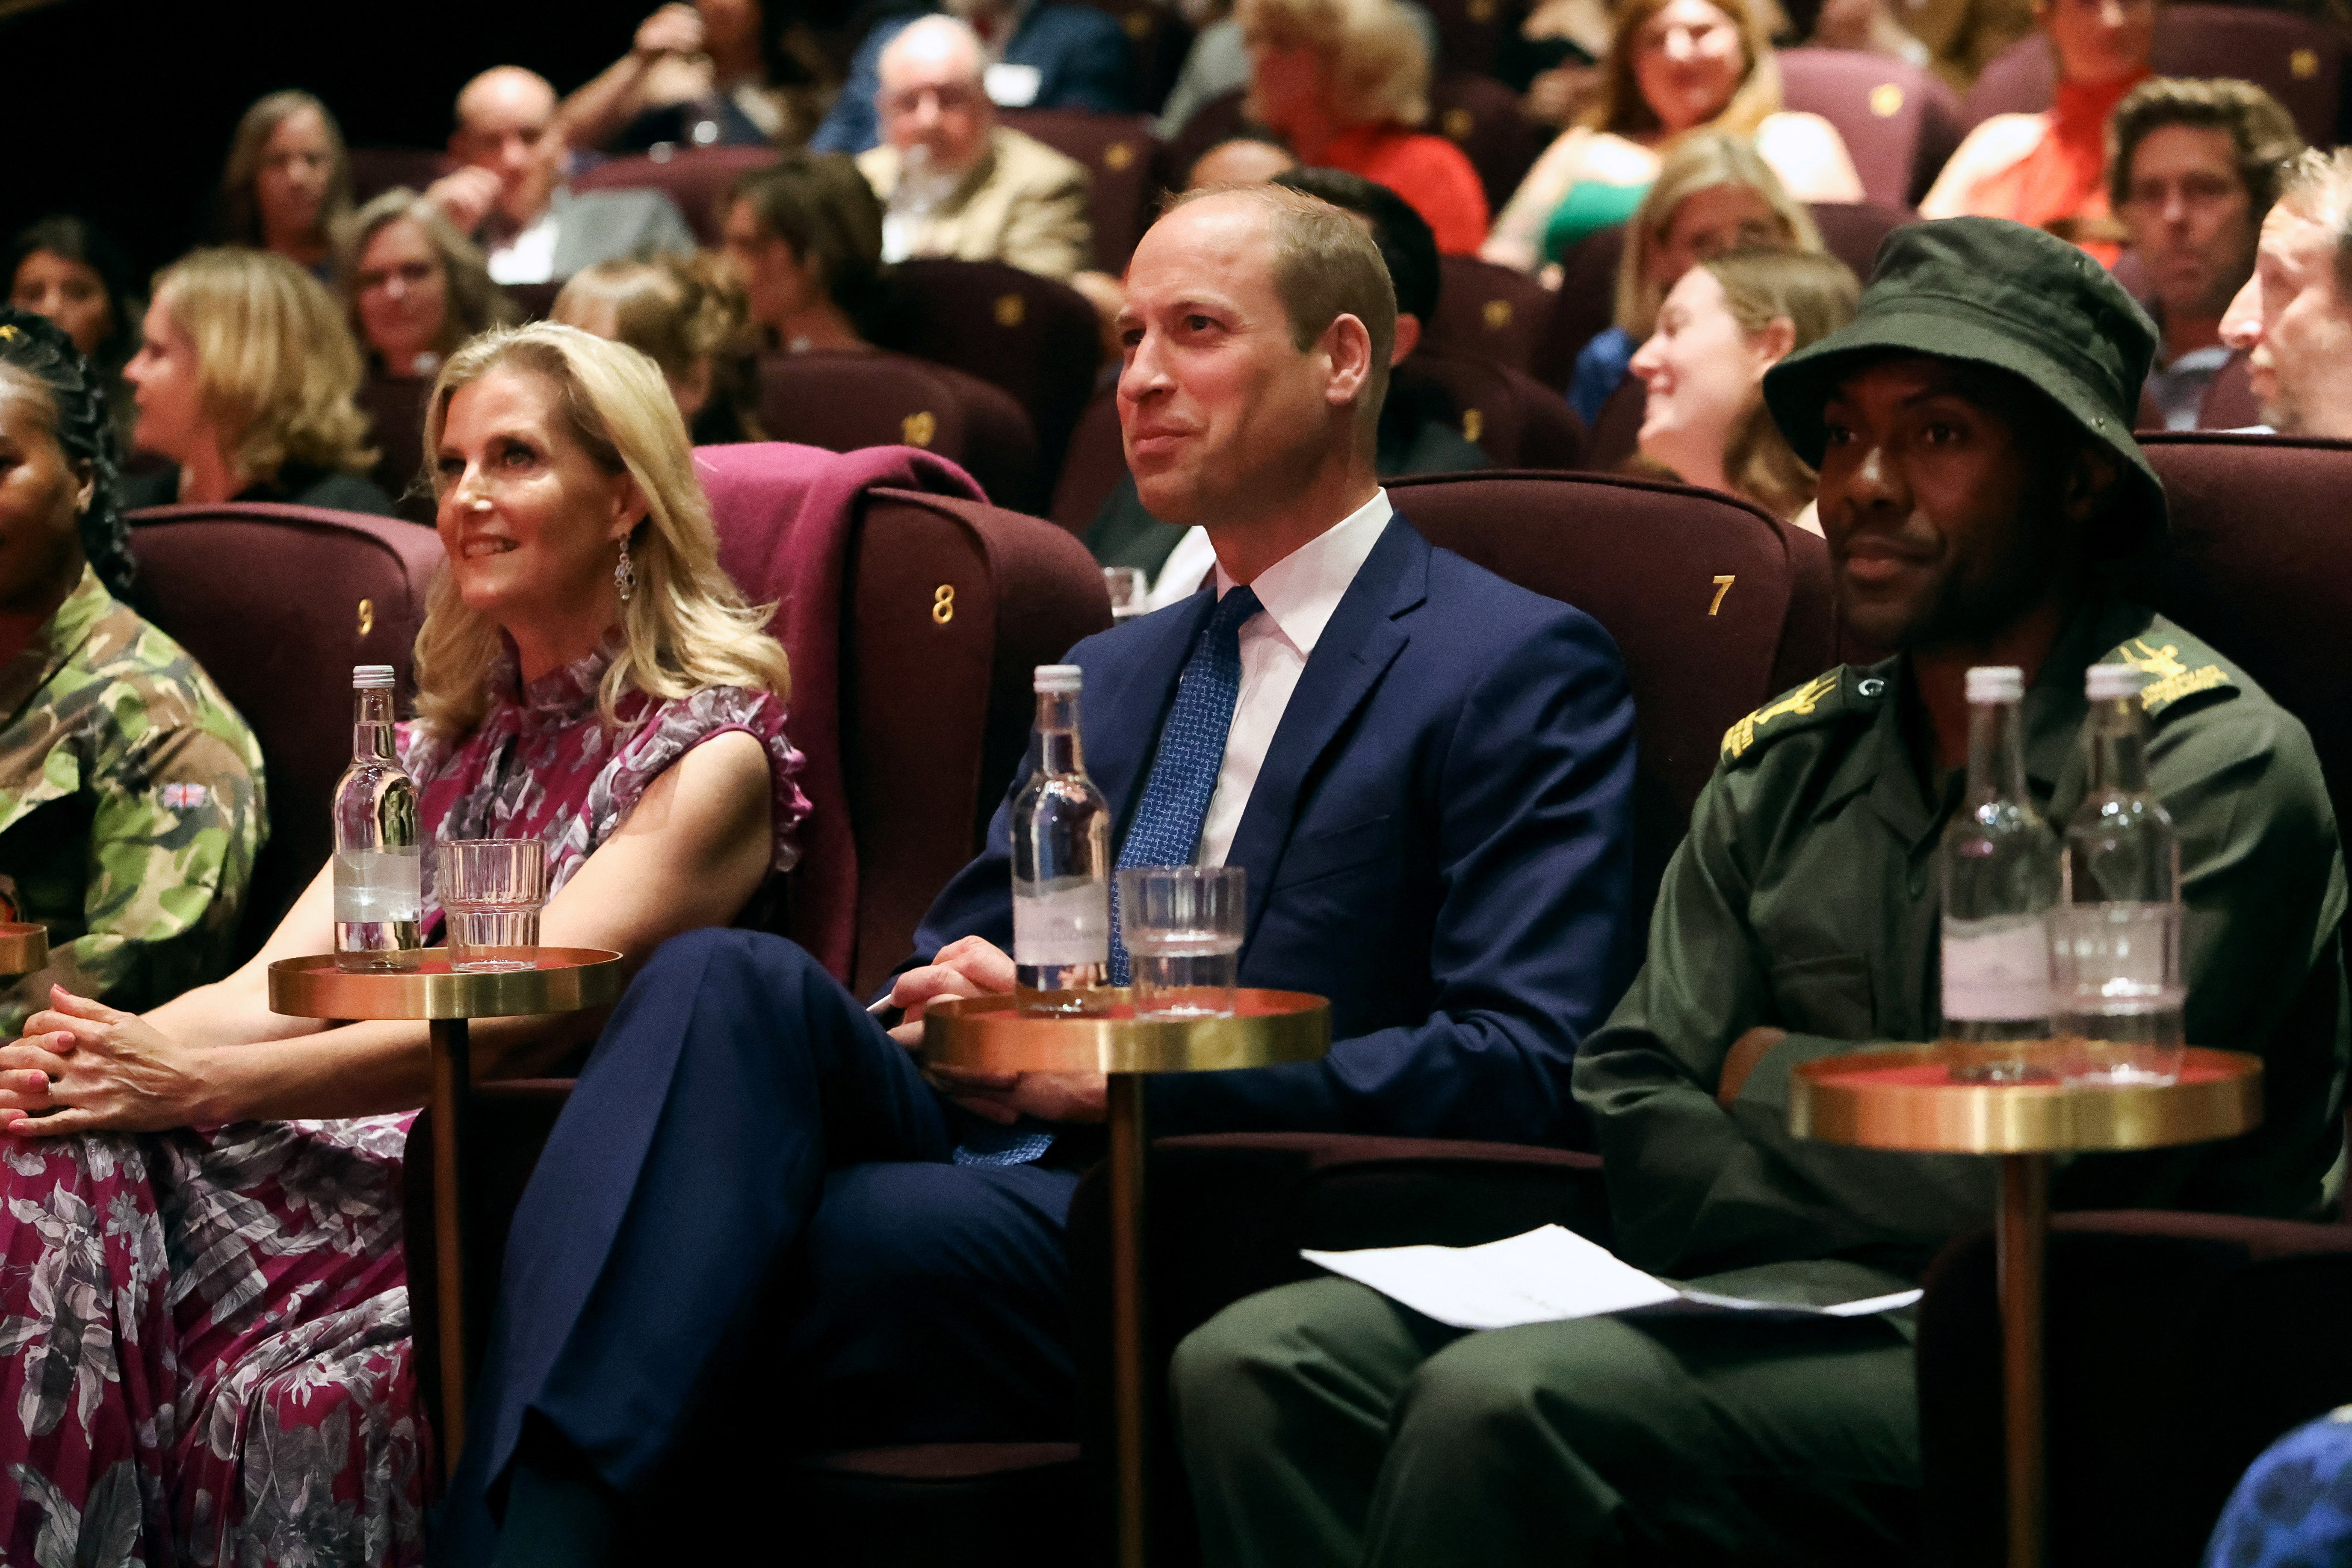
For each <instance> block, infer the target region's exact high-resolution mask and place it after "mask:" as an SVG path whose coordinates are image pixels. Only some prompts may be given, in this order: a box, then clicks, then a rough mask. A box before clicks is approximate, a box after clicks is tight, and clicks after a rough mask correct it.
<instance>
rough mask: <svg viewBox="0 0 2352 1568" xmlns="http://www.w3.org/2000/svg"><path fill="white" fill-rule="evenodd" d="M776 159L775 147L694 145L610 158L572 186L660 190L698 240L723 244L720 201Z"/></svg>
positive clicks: (585, 188) (601, 189)
mask: <svg viewBox="0 0 2352 1568" xmlns="http://www.w3.org/2000/svg"><path fill="white" fill-rule="evenodd" d="M775 161H776V150H775V149H774V148H772V147H695V148H688V149H682V150H679V151H677V152H673V153H670V154H669V155H668V156H667V157H662V156H659V155H657V154H655V153H644V154H640V155H636V156H632V157H627V158H608V159H606V160H605V161H604V162H603V163H599V164H597V165H596V166H595V167H594V168H593V169H590V170H588V171H587V172H586V173H585V174H581V175H579V176H577V177H576V178H574V179H573V180H572V189H573V190H575V191H619V190H648V191H659V192H660V193H661V194H662V195H666V196H667V197H668V198H669V199H670V200H671V201H672V202H674V203H676V204H677V210H678V213H679V214H680V216H683V217H684V218H685V219H686V223H687V226H688V228H691V229H692V230H694V237H695V239H696V240H697V241H698V243H700V244H703V245H706V246H713V245H717V244H718V243H719V197H721V196H723V195H726V194H727V187H728V186H730V185H731V184H734V183H735V181H736V179H737V177H738V176H740V175H742V174H747V173H749V172H750V171H751V170H753V169H764V168H766V167H767V166H768V165H769V164H771V163H774V162H775Z"/></svg>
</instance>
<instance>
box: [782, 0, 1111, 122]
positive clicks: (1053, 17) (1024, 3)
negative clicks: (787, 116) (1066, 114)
mask: <svg viewBox="0 0 2352 1568" xmlns="http://www.w3.org/2000/svg"><path fill="white" fill-rule="evenodd" d="M939 9H945V10H947V11H948V12H950V14H952V15H954V16H958V17H961V19H962V20H963V21H965V22H967V23H969V24H970V25H971V28H972V30H973V31H974V32H976V33H978V34H979V35H980V37H981V42H982V45H984V46H985V47H986V48H987V50H988V59H989V65H988V69H987V72H986V73H985V77H984V80H985V83H986V86H987V89H988V96H989V98H990V99H991V100H992V101H993V102H994V103H995V104H996V106H997V107H998V108H999V109H1091V110H1095V111H1096V112H1097V113H1098V114H1127V113H1131V112H1132V111H1133V110H1134V109H1135V105H1134V104H1132V103H1130V102H1129V101H1128V99H1129V85H1128V84H1129V53H1128V44H1127V34H1126V32H1125V31H1124V30H1123V29H1121V28H1120V26H1119V25H1118V22H1117V21H1116V20H1114V19H1113V18H1112V17H1111V16H1110V15H1109V14H1108V12H1104V11H1097V10H1096V9H1095V8H1094V7H1093V6H1091V5H1064V4H1060V3H1059V0H947V4H946V5H945V6H944V7H941V6H934V5H917V6H914V7H912V8H910V9H909V10H908V11H907V12H906V13H904V14H902V15H899V16H885V17H883V18H882V19H881V20H880V21H878V22H877V23H875V24H874V26H873V28H872V29H871V30H870V31H869V32H867V33H866V38H865V41H864V42H862V43H860V44H859V45H858V46H857V53H856V56H855V57H854V58H852V59H851V60H850V62H849V79H848V80H846V81H845V82H844V83H842V87H841V91H840V93H839V95H838V96H836V97H835V99H834V100H833V109H832V110H831V111H830V112H829V113H827V114H826V115H825V117H824V123H823V124H822V125H819V126H818V127H817V128H816V133H815V134H814V135H813V136H811V137H810V138H809V151H810V152H812V153H863V152H866V150H867V149H869V148H872V147H876V146H879V145H880V144H881V141H882V128H881V121H880V120H879V118H878V117H877V114H876V111H875V107H874V100H875V97H876V95H877V94H878V93H879V92H880V91H881V90H882V51H883V50H884V49H886V48H887V47H889V46H890V40H891V39H893V38H895V37H898V35H899V34H900V33H901V32H904V31H905V30H906V28H907V26H908V24H909V23H911V22H913V21H914V20H915V18H916V17H918V16H921V15H923V14H924V13H925V12H926V11H932V10H939Z"/></svg>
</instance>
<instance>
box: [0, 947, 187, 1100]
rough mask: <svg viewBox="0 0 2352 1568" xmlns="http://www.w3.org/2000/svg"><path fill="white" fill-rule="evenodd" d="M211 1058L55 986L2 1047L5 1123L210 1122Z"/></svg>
mask: <svg viewBox="0 0 2352 1568" xmlns="http://www.w3.org/2000/svg"><path fill="white" fill-rule="evenodd" d="M204 1069H205V1053H204V1052H202V1051H197V1050H191V1049H189V1048H188V1047H185V1046H183V1045H180V1044H179V1043H178V1042H176V1041H174V1040H172V1039H170V1038H169V1037H166V1036H164V1035H163V1033H162V1032H161V1031H160V1030H158V1029H156V1028H155V1027H154V1026H152V1025H151V1024H149V1023H148V1022H146V1020H144V1019H142V1018H141V1017H140V1016H138V1015H137V1014H135V1013H122V1012H118V1011H116V1010H115V1009H114V1008H112V1007H109V1006H108V1005H105V1004H104V1003H102V1002H93V1001H91V1000H90V999H89V997H87V996H77V995H75V994H73V993H72V992H70V991H68V990H67V989H65V987H63V986H61V985H53V986H51V987H50V988H49V1005H48V1006H47V1008H45V1009H44V1010H42V1011H41V1012H38V1013H36V1014H34V1015H33V1016H31V1017H30V1018H27V1019H26V1020H25V1033H24V1035H23V1037H21V1038H18V1039H16V1040H14V1041H11V1042H10V1043H9V1044H8V1045H6V1046H0V1127H5V1129H6V1131H8V1132H9V1133H11V1134H14V1135H16V1136H19V1137H32V1138H48V1137H56V1136H58V1135H61V1134H64V1133H68V1132H95V1131H117V1132H157V1131H163V1129H165V1128H167V1127H188V1126H193V1125H197V1124H200V1123H202V1122H204V1121H208V1120H211V1119H210V1118H209V1117H207V1116H206V1115H205V1104H206V1101H207V1092H208V1085H207V1083H206V1081H205V1070H204Z"/></svg>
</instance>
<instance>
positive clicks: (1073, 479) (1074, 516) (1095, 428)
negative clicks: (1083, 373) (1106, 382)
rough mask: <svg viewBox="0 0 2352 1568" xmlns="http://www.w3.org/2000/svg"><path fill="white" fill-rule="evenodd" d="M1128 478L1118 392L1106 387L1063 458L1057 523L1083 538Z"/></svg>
mask: <svg viewBox="0 0 2352 1568" xmlns="http://www.w3.org/2000/svg"><path fill="white" fill-rule="evenodd" d="M1126 477H1127V448H1126V447H1125V446H1124V445H1123V444H1122V443H1121V442H1120V439H1119V434H1118V389H1117V388H1114V387H1106V388H1104V389H1103V390H1102V391H1101V392H1098V393H1097V394H1096V395H1095V400H1094V401H1093V402H1092V403H1089V404H1087V411H1086V412H1085V413H1084V414H1082V415H1080V416H1078V427H1077V428H1076V430H1074V431H1072V432H1071V433H1070V449H1069V450H1068V451H1067V452H1066V453H1064V454H1063V456H1062V477H1061V478H1060V479H1057V480H1056V481H1055V485H1054V521H1055V522H1058V523H1060V524H1061V525H1062V526H1063V527H1064V528H1066V529H1068V530H1069V531H1071V532H1072V533H1075V534H1076V535H1077V536H1078V537H1080V538H1081V539H1083V538H1085V537H1086V532H1087V529H1088V528H1090V527H1092V526H1093V525H1094V521H1095V514H1096V513H1097V512H1099V511H1101V510H1102V504H1103V502H1104V501H1105V500H1108V498H1109V496H1110V492H1111V491H1113V490H1115V489H1118V481H1119V480H1121V479H1125V478H1126Z"/></svg>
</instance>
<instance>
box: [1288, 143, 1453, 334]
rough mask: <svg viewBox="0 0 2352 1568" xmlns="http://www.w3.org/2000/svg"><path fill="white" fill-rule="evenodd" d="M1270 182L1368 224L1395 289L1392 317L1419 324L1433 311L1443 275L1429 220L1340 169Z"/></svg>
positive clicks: (1385, 191)
mask: <svg viewBox="0 0 2352 1568" xmlns="http://www.w3.org/2000/svg"><path fill="white" fill-rule="evenodd" d="M1269 183H1271V184H1277V185H1285V186H1287V187H1288V188H1290V189H1291V190H1294V191H1304V192H1306V193H1307V195H1310V196H1320V197H1321V198H1322V199H1323V200H1325V201H1327V202H1329V203H1330V204H1331V205H1333V206H1335V207H1338V208H1339V210H1340V211H1341V212H1346V213H1353V214H1355V215H1356V216H1358V217H1360V218H1362V219H1363V220H1364V221H1365V222H1367V223H1369V224H1370V225H1371V226H1372V243H1373V244H1374V245H1376V246H1378V247H1380V252H1381V260H1382V261H1383V262H1386V263H1387V264H1388V269H1389V282H1390V283H1391V285H1393V286H1394V288H1395V289H1396V308H1397V314H1399V315H1401V316H1412V317H1413V318H1414V319H1416V320H1418V321H1421V322H1422V323H1423V325H1424V326H1425V325H1427V324H1428V321H1429V319H1430V317H1432V316H1433V315H1435V314H1436V313H1437V295H1438V289H1439V287H1440V284H1441V280H1442V279H1443V277H1444V274H1443V273H1442V272H1441V271H1440V269H1439V267H1438V262H1437V237H1436V235H1434V234H1433V233H1432V232H1430V227H1429V220H1428V219H1427V218H1425V217H1423V216H1421V215H1420V214H1419V213H1417V212H1415V211H1413V210H1412V203H1411V202H1408V201H1406V200H1405V199H1404V198H1403V197H1402V196H1401V195H1397V194H1396V193H1395V192H1394V191H1392V190H1391V189H1389V188H1388V187H1387V186H1386V185H1383V184H1377V183H1376V182H1374V181H1371V180H1368V179H1366V178H1364V176H1363V175H1361V174H1349V172H1348V171H1347V170H1345V169H1292V170H1289V171H1287V172H1286V173H1284V174H1276V176H1275V177H1274V178H1273V180H1272V181H1271V182H1269Z"/></svg>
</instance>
